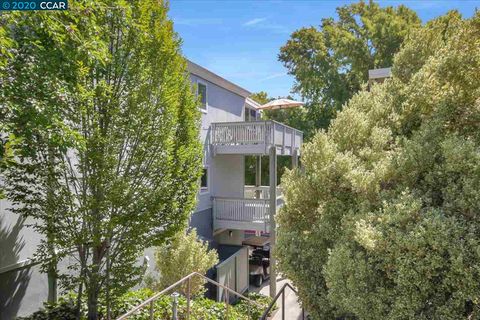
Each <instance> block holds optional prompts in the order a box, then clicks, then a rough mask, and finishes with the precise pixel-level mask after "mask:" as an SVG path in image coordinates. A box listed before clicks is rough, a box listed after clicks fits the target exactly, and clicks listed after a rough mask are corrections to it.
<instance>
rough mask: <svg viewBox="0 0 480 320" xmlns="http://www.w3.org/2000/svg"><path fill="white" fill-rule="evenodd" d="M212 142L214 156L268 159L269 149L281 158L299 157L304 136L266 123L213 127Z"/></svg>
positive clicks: (254, 122) (217, 123) (256, 122)
mask: <svg viewBox="0 0 480 320" xmlns="http://www.w3.org/2000/svg"><path fill="white" fill-rule="evenodd" d="M210 141H211V144H212V146H213V151H214V154H253V155H267V154H268V153H269V150H270V147H272V146H275V147H276V148H277V154H278V155H286V156H289V155H293V154H294V153H295V152H296V153H297V155H298V152H299V150H300V146H301V145H302V142H303V133H302V132H301V131H300V130H297V129H294V128H292V127H289V126H287V125H284V124H282V123H279V122H276V121H272V120H266V121H251V122H216V123H212V125H211V131H210Z"/></svg>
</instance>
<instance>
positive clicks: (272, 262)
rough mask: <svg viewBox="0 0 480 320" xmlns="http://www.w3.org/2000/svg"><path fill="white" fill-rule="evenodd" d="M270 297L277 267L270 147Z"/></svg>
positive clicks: (273, 166)
mask: <svg viewBox="0 0 480 320" xmlns="http://www.w3.org/2000/svg"><path fill="white" fill-rule="evenodd" d="M269 158H270V159H269V160H270V163H269V167H270V168H269V174H270V297H272V298H275V296H276V294H277V266H276V259H275V242H276V240H275V228H276V227H275V214H276V213H277V148H276V147H275V145H273V146H272V147H270V155H269Z"/></svg>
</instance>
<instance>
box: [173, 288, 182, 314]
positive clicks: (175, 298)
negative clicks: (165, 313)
mask: <svg viewBox="0 0 480 320" xmlns="http://www.w3.org/2000/svg"><path fill="white" fill-rule="evenodd" d="M179 296H180V294H179V293H178V292H174V293H172V320H178V312H177V307H178V297H179Z"/></svg>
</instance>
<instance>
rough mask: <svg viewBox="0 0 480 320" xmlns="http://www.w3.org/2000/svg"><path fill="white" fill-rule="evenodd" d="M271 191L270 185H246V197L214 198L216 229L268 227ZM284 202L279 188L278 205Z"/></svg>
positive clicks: (257, 228) (264, 229)
mask: <svg viewBox="0 0 480 320" xmlns="http://www.w3.org/2000/svg"><path fill="white" fill-rule="evenodd" d="M269 196H270V191H269V187H268V186H260V187H255V186H245V195H244V198H227V197H214V198H213V221H214V229H221V228H228V229H241V230H261V231H266V230H267V229H268V225H269V221H270V199H269ZM282 203H283V199H282V196H281V191H280V188H277V207H280V206H281V204H282Z"/></svg>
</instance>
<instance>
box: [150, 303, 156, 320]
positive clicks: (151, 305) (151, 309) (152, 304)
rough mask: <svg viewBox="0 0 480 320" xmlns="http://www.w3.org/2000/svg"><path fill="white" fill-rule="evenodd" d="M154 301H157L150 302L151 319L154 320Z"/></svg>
mask: <svg viewBox="0 0 480 320" xmlns="http://www.w3.org/2000/svg"><path fill="white" fill-rule="evenodd" d="M154 303H155V301H152V302H150V312H149V314H150V320H153V315H154V313H153V311H154V310H153V306H154Z"/></svg>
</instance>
